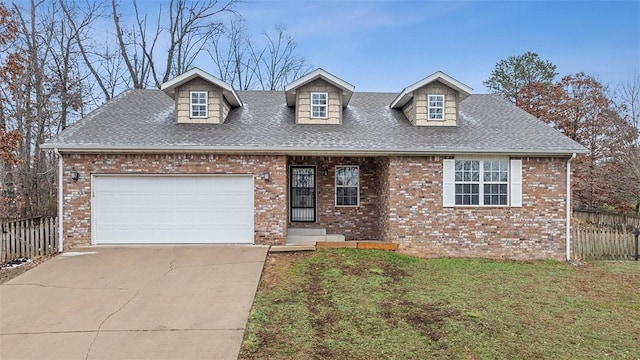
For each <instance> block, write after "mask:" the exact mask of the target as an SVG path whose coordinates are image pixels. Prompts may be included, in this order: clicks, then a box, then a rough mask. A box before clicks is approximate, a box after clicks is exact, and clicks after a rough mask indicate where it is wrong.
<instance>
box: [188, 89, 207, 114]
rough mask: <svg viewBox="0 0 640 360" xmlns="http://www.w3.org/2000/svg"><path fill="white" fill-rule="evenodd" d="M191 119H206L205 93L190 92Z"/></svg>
mask: <svg viewBox="0 0 640 360" xmlns="http://www.w3.org/2000/svg"><path fill="white" fill-rule="evenodd" d="M190 94H191V102H190V104H191V117H192V118H206V117H207V112H208V111H207V98H208V93H207V91H191V93H190Z"/></svg>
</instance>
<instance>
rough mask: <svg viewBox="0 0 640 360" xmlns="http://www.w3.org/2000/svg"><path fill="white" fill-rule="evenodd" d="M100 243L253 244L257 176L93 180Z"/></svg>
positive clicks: (96, 232) (95, 233)
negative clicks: (254, 185)
mask: <svg viewBox="0 0 640 360" xmlns="http://www.w3.org/2000/svg"><path fill="white" fill-rule="evenodd" d="M92 186H93V189H92V190H93V193H94V198H93V203H92V225H93V236H94V242H95V243H98V244H116V243H122V244H124V243H131V244H135V243H141V244H143V243H253V233H254V224H253V211H254V206H253V203H254V199H253V196H254V194H253V177H252V176H100V175H95V176H94V178H93V183H92Z"/></svg>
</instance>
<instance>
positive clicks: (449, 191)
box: [442, 156, 522, 208]
mask: <svg viewBox="0 0 640 360" xmlns="http://www.w3.org/2000/svg"><path fill="white" fill-rule="evenodd" d="M465 160H471V161H473V160H475V161H480V169H481V172H480V176H481V178H482V176H483V175H484V174H483V171H484V161H492V160H503V161H507V166H508V179H507V204H506V205H484V186H482V185H483V182H482V181H480V182H479V184H480V186H479V189H478V196H479V199H478V200H479V202H482V203H480V204H477V205H472V204H456V199H455V196H456V191H455V186H456V181H455V162H456V161H465ZM442 203H443V206H444V207H462V208H478V207H481V208H495V207H499V208H508V207H522V160H519V159H509V158H508V157H502V156H500V157H498V156H465V157H456V158H455V159H445V160H444V162H443V195H442Z"/></svg>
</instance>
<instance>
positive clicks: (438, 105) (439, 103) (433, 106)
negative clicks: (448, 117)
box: [428, 95, 444, 120]
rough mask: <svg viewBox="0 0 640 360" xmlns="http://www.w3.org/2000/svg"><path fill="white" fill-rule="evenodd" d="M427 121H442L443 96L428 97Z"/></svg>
mask: <svg viewBox="0 0 640 360" xmlns="http://www.w3.org/2000/svg"><path fill="white" fill-rule="evenodd" d="M428 102H429V120H444V95H429V100H428Z"/></svg>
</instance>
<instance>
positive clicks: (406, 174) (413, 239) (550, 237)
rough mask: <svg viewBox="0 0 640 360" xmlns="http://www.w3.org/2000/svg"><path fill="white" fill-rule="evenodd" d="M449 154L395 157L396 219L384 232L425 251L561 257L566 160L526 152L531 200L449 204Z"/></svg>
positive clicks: (391, 183) (390, 209) (392, 209)
mask: <svg viewBox="0 0 640 360" xmlns="http://www.w3.org/2000/svg"><path fill="white" fill-rule="evenodd" d="M442 160H443V158H442V157H440V156H432V157H391V158H390V159H389V165H388V174H386V169H385V166H384V165H381V166H380V168H381V169H383V171H382V172H381V174H384V176H388V180H386V181H385V180H384V179H382V180H380V183H381V184H384V183H385V182H386V183H388V187H389V199H388V203H386V200H384V199H383V201H382V203H381V207H383V208H386V209H387V214H388V215H387V216H388V224H387V225H386V226H383V227H382V229H381V230H382V231H381V233H382V234H383V238H384V239H385V240H387V241H393V242H397V243H398V244H400V249H401V251H402V252H404V253H409V254H414V255H418V256H427V257H440V256H465V257H466V256H468V257H487V258H510V259H537V258H546V259H558V260H561V259H563V258H564V251H565V248H564V246H565V220H566V219H565V205H566V204H565V200H566V199H565V193H566V189H565V184H566V181H565V176H566V175H565V174H566V173H565V171H566V168H565V166H566V160H565V159H559V158H522V161H523V164H522V166H523V170H522V178H523V188H522V193H523V206H522V207H521V208H505V207H464V208H462V207H458V208H444V207H443V206H442Z"/></svg>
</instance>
